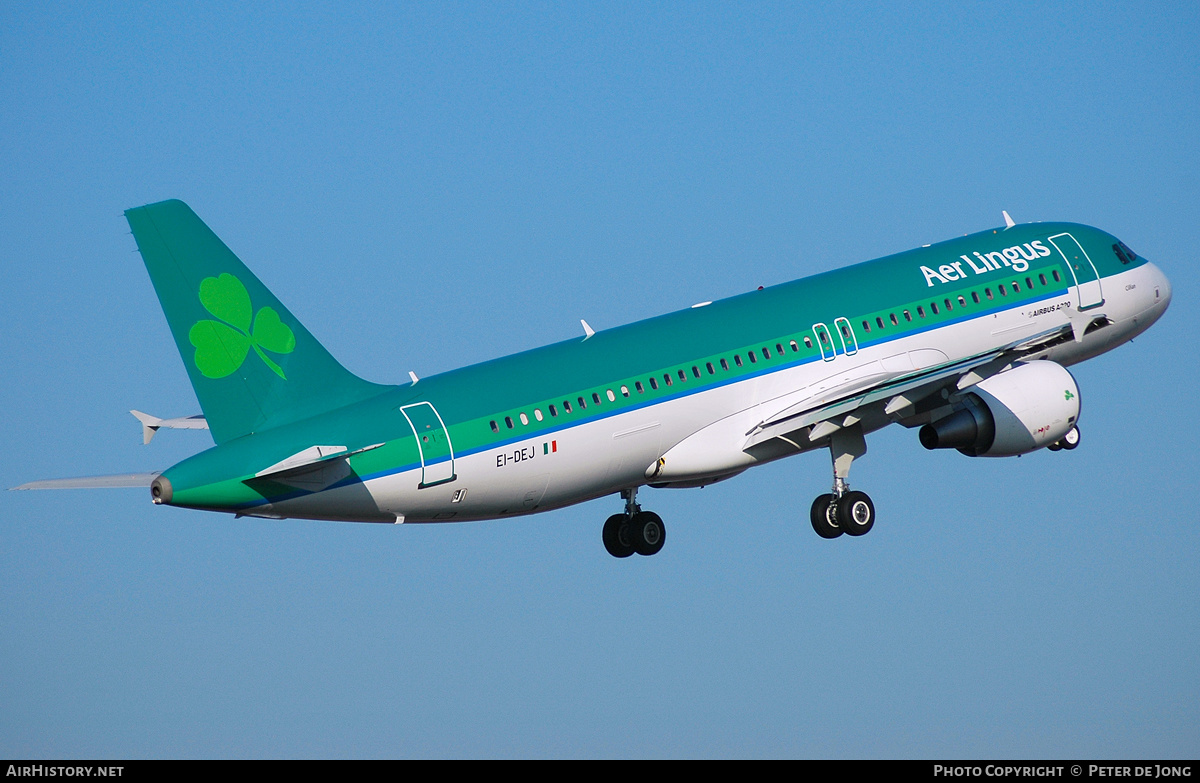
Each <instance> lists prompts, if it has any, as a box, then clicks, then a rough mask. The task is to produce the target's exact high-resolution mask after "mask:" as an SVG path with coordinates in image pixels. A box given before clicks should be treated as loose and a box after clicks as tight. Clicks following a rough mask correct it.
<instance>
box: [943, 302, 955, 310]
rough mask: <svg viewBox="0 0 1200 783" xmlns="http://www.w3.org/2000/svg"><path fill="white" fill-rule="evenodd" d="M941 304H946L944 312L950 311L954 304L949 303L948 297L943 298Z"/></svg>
mask: <svg viewBox="0 0 1200 783" xmlns="http://www.w3.org/2000/svg"><path fill="white" fill-rule="evenodd" d="M942 304H944V305H946V312H950V311H951V310H953V309H954V305H952V304H950V300H949V299H943V300H942Z"/></svg>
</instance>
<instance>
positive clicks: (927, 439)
mask: <svg viewBox="0 0 1200 783" xmlns="http://www.w3.org/2000/svg"><path fill="white" fill-rule="evenodd" d="M1078 419H1079V387H1078V386H1077V385H1076V384H1075V379H1074V378H1073V377H1071V373H1069V372H1067V370H1066V368H1065V367H1063V366H1062V365H1060V364H1055V363H1054V362H1049V361H1037V362H1030V363H1029V364H1022V365H1018V366H1017V367H1014V368H1013V369H1011V370H1008V371H1007V372H1002V373H1000V374H999V375H993V376H992V377H991V378H988V379H987V380H985V381H981V382H979V383H977V384H975V385H974V386H972V387H971V389H970V390H969V391H968V393H967V394H966V395H964V397H963V400H962V404H961V406H960V407H959V408H958V410H956V411H955V412H954V413H952V414H950V415H949V416H946V417H945V418H943V419H939V420H937V421H935V422H933V423H931V424H926V425H925V426H924V427H922V428H921V433H920V437H921V445H923V446H924V447H925V448H927V449H958V450H959V451H961V452H962V453H963V454H966V455H967V456H968V457H1011V456H1013V455H1016V454H1028V453H1029V452H1031V451H1035V450H1037V449H1040V448H1042V447H1043V446H1049V445H1050V444H1051V443H1055V442H1056V441H1058V440H1061V439H1062V437H1063V436H1064V435H1066V434H1067V433H1068V432H1070V430H1071V428H1072V427H1074V426H1075V422H1076V421H1077V420H1078Z"/></svg>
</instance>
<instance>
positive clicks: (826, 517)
mask: <svg viewBox="0 0 1200 783" xmlns="http://www.w3.org/2000/svg"><path fill="white" fill-rule="evenodd" d="M829 452H830V456H832V458H833V492H832V493H828V494H825V495H818V496H817V499H816V500H814V501H813V504H812V511H811V513H810V517H811V519H812V526H813V530H815V531H816V532H817V535H818V536H820V537H821V538H837V537H838V536H840V535H841V534H842V533H845V534H846V535H849V536H861V535H865V534H867V533H869V532H870V531H871V528H872V527H874V526H875V504H874V503H872V502H871V498H870V497H869V496H868V495H867V493H866V492H855V491H851V489H850V485H849V484H847V483H846V478H847V476H849V475H850V464H851V463H852V462H854V459H855V457H861V456H862V455H864V454H866V453H867V440H866V438H864V437H863V433H862V428H861V427H858V426H856V425H855V426H851V427H844V428H842V429H839V430H837V431H836V432H834V433H833V434H832V435H830V436H829Z"/></svg>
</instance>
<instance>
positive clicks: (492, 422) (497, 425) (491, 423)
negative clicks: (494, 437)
mask: <svg viewBox="0 0 1200 783" xmlns="http://www.w3.org/2000/svg"><path fill="white" fill-rule="evenodd" d="M488 424H490V425H492V432H499V431H500V425H499V424H497V423H496V422H495V421H489V422H488Z"/></svg>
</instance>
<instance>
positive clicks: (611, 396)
mask: <svg viewBox="0 0 1200 783" xmlns="http://www.w3.org/2000/svg"><path fill="white" fill-rule="evenodd" d="M604 393H605V394H607V395H608V401H609V402H616V401H617V395H615V394H613V390H612V389H608V390H606V391H605V392H604ZM626 396H628V395H626Z"/></svg>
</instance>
